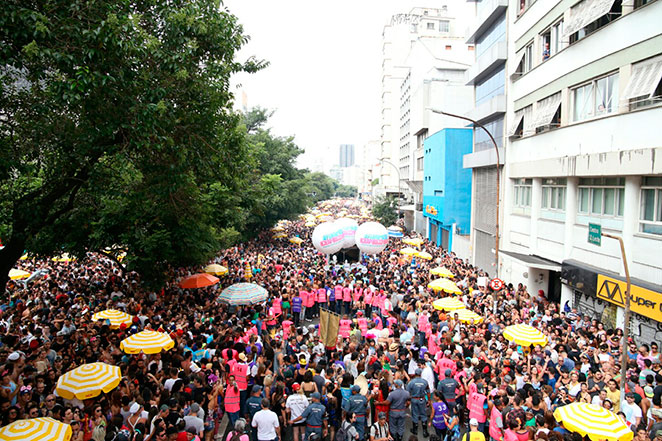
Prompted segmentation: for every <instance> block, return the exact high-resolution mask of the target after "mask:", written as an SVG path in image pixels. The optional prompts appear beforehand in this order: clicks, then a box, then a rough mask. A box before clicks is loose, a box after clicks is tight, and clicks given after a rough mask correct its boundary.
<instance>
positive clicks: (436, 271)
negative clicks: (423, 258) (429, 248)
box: [430, 266, 455, 277]
mask: <svg viewBox="0 0 662 441" xmlns="http://www.w3.org/2000/svg"><path fill="white" fill-rule="evenodd" d="M430 274H432V275H433V276H441V277H455V274H453V273H452V272H450V271H449V270H448V269H447V268H446V267H444V266H438V267H436V268H432V269H431V270H430Z"/></svg>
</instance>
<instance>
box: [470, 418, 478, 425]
mask: <svg viewBox="0 0 662 441" xmlns="http://www.w3.org/2000/svg"><path fill="white" fill-rule="evenodd" d="M469 425H470V426H478V420H477V419H476V418H471V419H470V420H469Z"/></svg>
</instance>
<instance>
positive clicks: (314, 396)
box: [310, 392, 322, 400]
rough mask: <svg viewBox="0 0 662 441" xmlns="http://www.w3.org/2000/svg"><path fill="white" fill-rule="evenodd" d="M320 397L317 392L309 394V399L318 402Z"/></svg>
mask: <svg viewBox="0 0 662 441" xmlns="http://www.w3.org/2000/svg"><path fill="white" fill-rule="evenodd" d="M321 397H322V396H321V395H320V394H319V392H313V393H312V394H310V398H314V399H316V400H319V399H320V398H321Z"/></svg>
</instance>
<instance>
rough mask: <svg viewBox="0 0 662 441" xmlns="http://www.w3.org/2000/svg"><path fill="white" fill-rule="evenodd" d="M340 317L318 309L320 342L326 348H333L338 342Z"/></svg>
mask: <svg viewBox="0 0 662 441" xmlns="http://www.w3.org/2000/svg"><path fill="white" fill-rule="evenodd" d="M339 328H340V316H339V315H338V314H336V313H333V312H331V311H329V310H327V309H324V308H321V309H320V341H321V342H322V343H323V344H324V346H325V347H327V348H335V347H336V342H337V341H338V330H339Z"/></svg>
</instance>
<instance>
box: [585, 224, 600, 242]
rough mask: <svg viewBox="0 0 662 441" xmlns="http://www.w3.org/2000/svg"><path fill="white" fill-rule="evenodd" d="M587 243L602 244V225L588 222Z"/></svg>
mask: <svg viewBox="0 0 662 441" xmlns="http://www.w3.org/2000/svg"><path fill="white" fill-rule="evenodd" d="M588 243H592V244H593V245H597V246H600V245H601V244H602V225H599V224H588Z"/></svg>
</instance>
